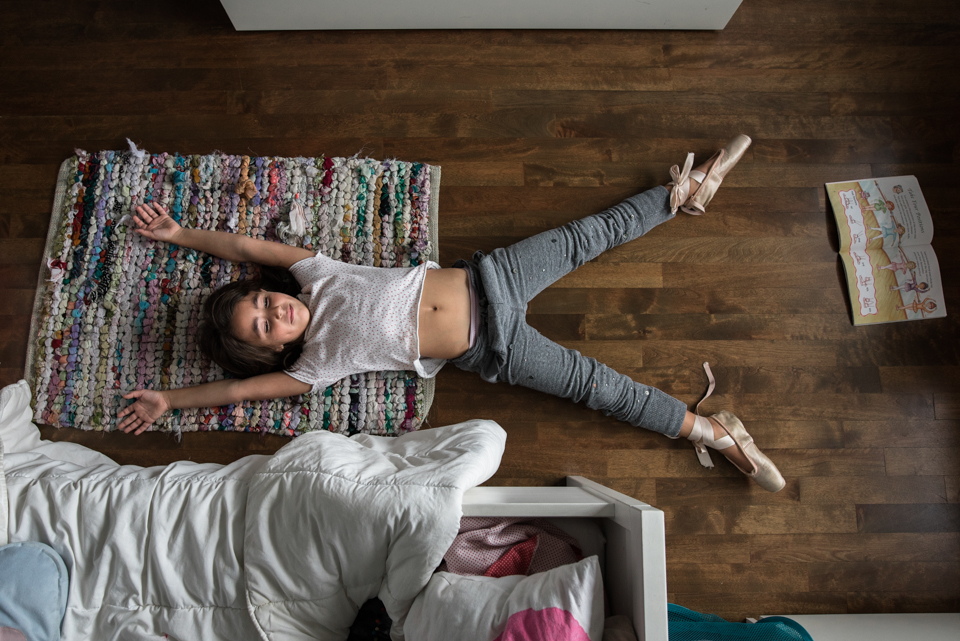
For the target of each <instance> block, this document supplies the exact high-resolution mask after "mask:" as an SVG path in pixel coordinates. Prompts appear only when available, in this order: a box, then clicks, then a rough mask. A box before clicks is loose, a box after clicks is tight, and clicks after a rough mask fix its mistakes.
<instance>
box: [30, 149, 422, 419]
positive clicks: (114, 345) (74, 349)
mask: <svg viewBox="0 0 960 641" xmlns="http://www.w3.org/2000/svg"><path fill="white" fill-rule="evenodd" d="M439 187H440V168H439V167H435V166H429V165H425V164H421V163H407V162H399V161H379V160H369V159H363V158H325V157H319V158H272V157H262V158H254V157H248V156H227V155H223V154H210V155H206V156H181V155H178V154H167V153H161V154H148V153H146V152H144V151H141V150H139V149H137V148H136V147H134V146H133V145H132V143H131V149H130V150H129V151H101V152H99V153H87V152H85V151H79V150H78V151H77V155H76V156H75V157H72V158H68V159H67V160H66V161H64V163H63V165H62V166H61V168H60V176H59V178H58V182H57V194H56V198H55V200H54V209H53V216H52V219H51V221H50V230H49V233H48V236H47V245H46V253H45V260H46V265H45V268H44V269H42V270H41V276H40V283H39V286H38V288H37V299H36V302H35V306H34V315H33V323H32V327H31V336H33V337H35V339H36V340H35V341H34V342H33V343H32V344H31V345H30V347H29V349H28V354H27V376H28V379H29V378H30V377H32V385H33V389H34V401H35V413H34V418H35V419H36V420H37V421H38V422H42V423H46V424H49V425H56V426H63V427H77V428H81V429H86V430H91V429H92V430H111V429H113V428H114V427H115V426H116V414H117V412H118V411H119V410H120V409H121V408H122V407H124V406H125V405H126V403H127V402H128V401H126V400H124V399H123V398H122V397H121V396H122V394H124V393H126V392H128V391H130V390H134V389H139V388H152V389H169V388H179V387H187V386H191V385H197V384H200V383H203V382H208V381H214V380H217V379H221V378H224V377H225V376H224V373H223V371H222V370H221V369H220V368H219V367H217V366H216V365H215V364H213V363H211V362H209V361H207V360H206V359H205V358H204V357H203V356H202V355H201V353H200V350H199V349H198V346H197V344H196V342H195V340H194V337H195V336H196V329H197V323H198V320H199V317H200V311H201V306H202V302H203V300H204V298H205V297H206V296H207V295H208V294H209V293H210V292H212V291H214V290H215V289H217V288H218V287H219V286H221V285H222V284H224V283H227V282H229V281H233V280H237V279H241V278H245V277H247V276H248V275H251V274H253V273H255V271H256V269H257V268H256V266H254V265H248V264H242V263H238V264H234V263H231V262H229V261H225V260H221V259H219V258H215V257H213V256H210V255H208V254H204V253H200V252H197V251H195V250H192V249H187V248H185V247H178V246H176V245H167V244H164V243H158V242H154V241H151V240H148V239H146V238H144V237H142V236H140V235H139V234H136V233H134V231H133V227H132V225H128V222H130V216H129V213H130V212H131V210H132V208H133V207H134V206H136V205H137V204H141V203H144V202H150V201H153V202H158V203H159V204H161V205H163V206H164V207H166V208H167V210H168V211H169V212H170V214H171V216H173V218H174V219H176V220H177V221H178V222H179V223H180V224H181V225H184V226H187V227H194V228H199V229H216V230H221V231H230V232H235V233H238V234H247V235H249V236H252V237H254V238H263V239H267V240H276V241H277V242H280V241H279V240H278V225H279V228H280V230H281V231H280V232H279V233H280V234H281V235H282V236H283V237H284V238H285V239H286V242H289V243H291V244H299V245H301V246H303V247H306V248H308V249H315V250H317V251H320V252H323V253H324V254H325V255H327V256H330V257H331V258H335V259H339V260H342V261H344V262H348V263H353V264H362V265H373V266H391V267H402V266H411V265H418V264H420V263H421V262H423V261H424V260H428V259H430V260H436V257H437V254H438V252H437V245H436V238H437V231H436V220H437V212H436V204H437V201H438V190H439ZM294 201H296V203H297V205H296V206H294V205H293V203H294ZM292 208H295V209H296V210H297V211H298V212H301V213H304V214H305V215H306V221H305V225H304V220H303V218H302V217H300V219H299V225H297V224H293V222H294V221H291V220H290V217H291V215H290V210H291V209H292ZM432 399H433V380H432V379H421V378H419V377H418V376H416V374H415V373H414V372H378V373H368V374H360V375H356V376H351V377H349V378H347V379H344V380H342V381H340V382H338V383H336V384H334V385H332V386H331V387H329V388H327V389H326V390H324V391H323V392H320V393H311V394H305V395H303V396H299V397H293V398H285V399H278V400H273V401H260V402H252V403H243V404H241V405H236V406H233V405H229V406H226V407H215V408H199V409H184V410H177V411H174V412H171V413H169V414H167V415H165V416H164V417H163V418H162V419H161V420H160V421H158V423H157V425H156V426H155V428H154V429H159V430H163V431H172V432H181V431H197V430H233V431H251V432H264V433H272V434H283V435H289V436H296V435H298V434H302V433H304V432H309V431H313V430H330V431H333V432H341V433H346V434H355V433H358V432H363V433H367V434H380V435H393V434H400V433H402V432H408V431H411V430H415V429H417V428H418V427H420V424H421V423H422V421H423V420H424V418H425V417H426V415H427V411H428V410H429V408H430V404H431V402H432Z"/></svg>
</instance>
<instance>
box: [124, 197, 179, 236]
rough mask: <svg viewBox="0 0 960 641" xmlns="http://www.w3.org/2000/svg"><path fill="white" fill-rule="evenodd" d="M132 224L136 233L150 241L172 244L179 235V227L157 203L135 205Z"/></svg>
mask: <svg viewBox="0 0 960 641" xmlns="http://www.w3.org/2000/svg"><path fill="white" fill-rule="evenodd" d="M133 222H134V224H135V225H136V226H137V233H138V234H140V235H141V236H146V237H147V238H149V239H151V240H159V241H162V242H165V243H173V242H176V238H177V235H178V234H179V233H180V225H178V224H177V222H176V221H175V220H174V219H173V218H170V215H169V214H168V213H167V211H166V210H165V209H164V208H163V207H161V206H160V205H158V204H157V203H147V204H145V205H137V213H136V214H134V215H133Z"/></svg>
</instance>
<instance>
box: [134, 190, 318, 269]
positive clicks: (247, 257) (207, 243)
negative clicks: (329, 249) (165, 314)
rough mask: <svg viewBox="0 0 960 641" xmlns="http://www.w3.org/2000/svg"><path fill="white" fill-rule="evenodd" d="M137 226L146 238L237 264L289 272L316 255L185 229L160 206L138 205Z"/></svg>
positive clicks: (220, 232) (237, 237)
mask: <svg viewBox="0 0 960 641" xmlns="http://www.w3.org/2000/svg"><path fill="white" fill-rule="evenodd" d="M133 222H134V224H135V225H136V230H137V233H138V234H140V235H141V236H144V237H146V238H150V239H153V240H159V241H162V242H165V243H176V244H177V245H183V246H184V247H189V248H191V249H196V250H198V251H202V252H206V253H208V254H213V255H214V256H218V257H220V258H224V259H226V260H232V261H234V262H253V263H259V264H260V265H271V266H274V267H285V268H289V267H290V266H291V265H293V264H294V263H296V262H298V261H301V260H303V259H304V258H312V257H313V252H311V251H309V250H307V249H303V248H301V247H291V246H290V245H284V244H283V243H272V242H270V241H266V240H257V239H256V238H250V237H248V236H242V235H240V234H231V233H229V232H223V231H207V230H203V229H188V228H185V227H181V226H180V225H178V224H177V222H176V221H175V220H174V219H173V218H170V216H169V214H167V212H166V210H165V209H164V208H163V207H161V206H160V205H158V204H156V203H147V204H145V205H138V206H137V212H136V214H134V216H133Z"/></svg>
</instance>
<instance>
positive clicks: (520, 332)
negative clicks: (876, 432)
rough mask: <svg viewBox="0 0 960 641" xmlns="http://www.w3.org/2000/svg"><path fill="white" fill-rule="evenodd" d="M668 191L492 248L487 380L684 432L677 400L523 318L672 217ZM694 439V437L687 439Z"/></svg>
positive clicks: (727, 449)
mask: <svg viewBox="0 0 960 641" xmlns="http://www.w3.org/2000/svg"><path fill="white" fill-rule="evenodd" d="M708 163H709V161H708ZM708 163H705V164H704V165H701V167H698V168H697V170H695V171H694V172H693V174H691V176H692V177H691V178H690V179H689V180H691V183H690V186H689V188H688V191H689V192H694V191H695V190H696V187H697V186H698V183H699V179H698V177H697V176H695V174H696V173H697V172H698V171H699V172H700V176H703V175H704V174H706V172H707V171H709V166H707V165H708ZM670 193H671V189H670V187H669V186H668V187H656V188H654V189H651V190H649V191H646V192H643V193H641V194H637V195H636V196H632V197H630V198H628V199H626V200H625V201H623V202H622V203H620V204H618V205H615V206H614V207H611V208H610V209H608V210H606V211H603V212H601V213H599V214H595V215H593V216H588V217H587V218H584V219H581V220H576V221H573V222H571V223H568V224H567V225H564V226H562V227H559V228H557V229H552V230H549V231H546V232H542V233H541V234H537V235H535V236H532V237H530V238H527V239H525V240H522V241H520V242H518V243H516V244H514V245H511V246H509V247H506V248H499V249H496V250H494V251H493V252H491V253H490V255H489V256H486V257H484V258H483V259H482V260H481V261H480V263H479V265H478V269H479V271H480V273H481V274H482V280H483V283H484V285H483V286H484V289H485V290H486V296H487V302H488V305H487V318H488V320H487V322H488V325H489V323H490V322H491V321H493V320H494V319H495V323H496V325H497V327H498V330H499V331H495V332H494V333H495V334H497V336H495V337H494V339H493V340H492V344H491V346H490V347H491V348H493V351H495V352H499V355H500V358H498V359H496V360H497V361H498V363H497V365H496V375H495V378H494V377H493V375H492V374H491V375H490V378H487V377H486V376H485V378H487V380H491V381H492V380H498V381H503V382H509V383H511V384H514V385H522V386H524V387H529V388H532V389H536V390H538V391H542V392H546V393H548V394H552V395H554V396H560V397H563V398H569V399H571V400H573V401H575V402H580V401H584V402H585V404H586V405H587V406H588V407H590V408H591V409H599V410H601V411H603V412H604V413H605V414H607V415H612V416H614V417H615V418H617V419H619V420H622V421H625V422H628V423H630V424H632V425H636V426H639V427H644V428H646V429H650V430H652V431H656V432H660V433H662V434H665V435H666V436H669V437H671V438H677V437H688V436H689V435H690V434H691V432H692V431H693V430H694V426H695V424H696V422H697V420H698V417H697V416H696V415H695V414H693V413H691V412H689V411H687V409H686V405H685V404H684V403H683V402H681V401H679V400H677V399H675V398H673V397H671V396H669V395H667V394H665V393H664V392H662V391H660V390H658V389H656V388H654V387H649V386H646V385H643V384H641V383H637V382H636V381H633V380H632V379H631V378H629V377H627V376H625V375H623V374H620V373H618V372H616V371H615V370H613V369H611V368H610V367H608V366H606V365H604V364H602V363H599V362H598V361H596V360H595V359H593V358H590V357H586V356H583V355H582V354H580V353H579V352H577V351H575V350H570V349H566V348H564V347H562V346H560V345H558V344H557V343H554V342H553V341H551V340H549V339H547V338H546V337H544V336H543V335H541V334H540V333H539V332H537V331H536V330H535V329H533V328H532V327H530V326H529V325H527V323H526V320H525V316H526V307H527V303H529V301H530V300H531V299H533V298H534V297H535V296H536V295H537V294H539V293H540V292H541V291H543V289H545V288H546V287H548V286H549V285H551V284H552V283H554V282H555V281H556V280H558V279H559V278H561V277H563V276H564V275H566V274H568V273H569V272H571V271H573V270H574V269H576V268H577V267H579V266H580V265H583V264H584V263H585V262H587V261H589V260H592V259H593V258H596V257H597V256H599V255H600V254H601V253H603V252H604V251H607V250H609V249H612V248H614V247H616V246H618V245H620V244H623V243H625V242H628V241H630V240H634V239H636V238H638V237H640V236H642V235H644V234H645V233H647V232H648V231H650V230H651V229H652V228H653V227H655V226H657V225H659V224H660V223H663V222H666V221H667V220H670V219H671V218H673V217H674V216H675V213H671V207H670ZM498 338H499V339H500V340H499V341H498V340H497V339H498ZM498 348H499V349H498ZM458 360H459V359H458ZM488 360H489V359H488ZM455 364H457V365H458V366H461V367H463V368H464V369H470V370H473V371H480V370H481V367H479V366H477V365H476V364H475V363H474V364H468V363H465V362H456V361H455ZM485 369H488V370H489V368H485ZM733 418H735V417H733ZM699 421H701V422H702V423H701V425H700V426H699V428H697V431H698V433H705V432H707V431H709V432H712V434H710V435H709V436H712V437H713V438H712V439H711V438H709V436H705V439H704V440H703V441H701V443H703V442H706V443H707V445H708V446H714V444H713V441H720V439H722V438H724V437H727V436H728V433H729V431H728V430H727V429H725V428H724V427H722V426H721V425H720V423H719V422H718V421H717V420H716V419H714V418H713V417H711V418H710V419H705V418H703V417H699ZM707 421H709V422H707ZM696 437H697V435H696V434H694V437H693V438H694V439H696ZM715 447H716V449H718V451H720V453H722V454H723V455H724V456H726V457H727V458H728V459H730V460H731V461H732V462H733V463H735V464H736V465H737V466H738V467H739V468H740V469H741V470H750V469H751V467H753V464H752V463H751V461H750V459H749V458H748V457H747V456H746V455H745V453H744V452H743V451H742V450H741V448H740V447H738V446H737V445H736V444H733V441H732V440H731V439H729V438H727V439H726V440H725V442H722V443H716V446H715ZM781 480H782V479H781ZM768 489H770V488H768Z"/></svg>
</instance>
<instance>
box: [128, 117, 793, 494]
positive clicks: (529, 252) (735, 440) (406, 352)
mask: <svg viewBox="0 0 960 641" xmlns="http://www.w3.org/2000/svg"><path fill="white" fill-rule="evenodd" d="M750 142H751V141H750V138H748V137H747V136H744V135H740V136H737V137H736V138H734V139H733V140H731V141H730V142H729V143H728V144H727V145H726V147H724V148H723V149H721V150H720V151H718V152H717V153H716V154H714V155H713V156H712V157H711V158H710V159H709V160H707V162H705V163H703V164H702V165H700V166H699V167H698V168H697V169H696V170H694V171H691V168H692V166H693V154H688V155H687V159H686V162H685V164H684V167H683V170H682V171H681V170H680V168H679V167H678V166H676V165H675V166H674V167H672V168H671V170H670V173H671V176H672V178H673V181H672V182H670V183H669V184H668V185H666V186H661V187H655V188H654V189H651V190H648V191H646V192H643V193H641V194H638V195H636V196H631V197H630V198H628V199H626V200H625V201H623V202H622V203H620V204H618V205H616V206H614V207H611V208H610V209H608V210H606V211H603V212H601V213H599V214H595V215H593V216H588V217H587V218H584V219H581V220H576V221H573V222H571V223H569V224H567V225H564V226H563V227H559V228H557V229H553V230H550V231H546V232H543V233H540V234H537V235H536V236H532V237H530V238H527V239H525V240H522V241H520V242H519V243H516V244H514V245H511V246H510V247H505V248H499V249H495V250H494V251H492V252H491V253H490V254H489V255H484V254H482V253H481V252H477V253H476V254H475V255H474V256H473V260H472V261H469V262H467V261H463V260H460V261H457V262H456V263H455V264H454V267H453V268H449V269H441V268H440V266H439V265H437V264H436V263H433V262H428V263H426V264H423V265H419V266H417V267H411V268H376V267H366V266H360V265H349V264H346V263H342V262H339V261H335V260H332V259H330V258H327V257H325V256H323V255H320V254H316V255H315V254H314V253H313V252H311V251H308V250H306V249H302V248H299V247H291V246H288V245H284V244H281V243H274V242H269V241H262V240H255V239H252V238H248V237H246V236H241V235H236V234H231V233H226V232H214V231H203V230H197V229H184V228H181V227H180V225H178V224H177V223H176V222H175V221H174V220H173V219H172V218H170V217H169V216H168V215H167V212H166V211H164V209H163V208H162V207H160V206H159V205H156V204H150V205H141V206H138V207H137V210H136V215H135V216H134V218H133V219H134V222H135V224H136V227H137V232H138V233H140V234H141V235H142V236H145V237H146V238H150V239H152V240H157V241H162V242H168V243H175V244H177V245H182V246H184V247H189V248H192V249H195V250H198V251H204V252H207V253H209V254H213V255H215V256H219V257H220V258H223V259H226V260H231V261H235V262H241V261H247V262H254V263H259V264H260V265H264V266H270V267H280V268H284V269H288V270H289V272H290V274H292V275H293V277H294V278H295V279H296V282H297V284H298V285H299V287H300V288H301V289H300V293H299V296H297V297H294V296H291V295H288V294H285V293H282V292H278V291H268V290H267V289H265V288H264V284H263V283H262V282H261V281H260V280H258V279H249V280H244V281H239V282H235V283H231V284H229V285H225V286H224V287H221V288H220V289H218V290H217V291H216V292H214V293H213V295H211V297H210V298H209V299H208V300H207V302H206V303H205V305H204V321H203V325H202V327H201V330H200V336H199V337H198V343H199V345H200V347H201V349H203V350H204V351H205V352H206V354H207V355H208V356H209V357H210V358H211V359H212V360H213V361H215V362H216V363H217V364H218V365H220V366H221V367H223V369H225V370H227V371H228V372H231V373H232V374H235V375H237V376H240V377H244V378H239V379H229V380H222V381H216V382H213V383H205V384H203V385H197V386H195V387H188V388H183V389H175V390H165V391H153V390H136V391H133V392H130V393H129V394H127V395H126V396H125V398H127V399H136V401H135V402H134V403H133V404H132V405H130V406H128V407H126V408H124V409H123V410H121V411H120V412H119V417H120V418H121V419H122V421H121V422H120V424H119V429H121V430H123V431H125V432H130V431H134V432H135V433H136V434H140V433H141V432H143V431H144V430H146V429H147V428H148V427H149V426H150V425H152V424H153V422H154V421H156V420H157V419H158V418H160V416H162V415H163V414H164V413H165V412H167V411H169V410H173V409H177V408H185V407H213V406H219V405H228V404H231V403H240V402H242V401H258V400H265V399H274V398H282V397H286V396H294V395H297V394H304V393H306V392H309V391H311V390H313V391H317V390H322V389H324V388H326V387H328V386H329V385H331V384H333V383H334V382H336V381H338V380H340V379H341V378H344V377H346V376H350V375H352V374H359V373H363V372H369V371H381V370H411V369H413V370H416V371H417V373H418V374H420V375H421V376H424V377H432V376H435V375H436V374H437V372H438V371H439V370H440V368H441V367H442V366H443V364H444V363H445V362H446V361H450V362H451V363H453V364H454V365H456V366H457V367H459V368H461V369H464V370H468V371H472V372H478V373H479V374H480V376H481V377H482V378H483V379H484V380H486V381H488V382H491V383H493V382H498V381H502V382H508V383H511V384H513V385H522V386H524V387H529V388H532V389H536V390H539V391H542V392H547V393H548V394H553V395H556V396H561V397H564V398H569V399H572V400H573V401H575V402H579V401H584V402H585V403H586V405H587V406H588V407H590V408H592V409H598V410H601V411H603V412H604V413H605V414H607V415H612V416H614V417H616V418H617V419H619V420H621V421H625V422H627V423H630V424H631V425H636V426H638V427H643V428H646V429H648V430H652V431H655V432H660V433H661V434H664V435H665V436H668V437H670V438H678V437H684V438H687V439H689V440H691V441H693V442H694V445H695V447H696V449H697V455H698V457H699V458H700V462H701V464H703V465H704V466H706V467H713V465H712V462H711V461H710V455H709V454H708V453H707V450H706V448H707V447H710V448H713V449H716V450H718V451H720V453H721V454H723V455H724V456H726V457H727V458H728V459H729V460H730V461H731V462H732V463H733V464H734V465H735V466H736V467H737V468H738V469H740V470H741V471H742V472H743V473H744V474H746V475H747V476H749V477H750V478H752V479H754V480H755V481H756V482H757V483H759V484H760V485H761V486H762V487H764V488H765V489H767V490H770V491H773V492H776V491H778V490H780V489H781V488H783V486H784V484H785V482H784V480H783V477H782V476H781V475H780V472H779V471H778V470H777V468H776V466H775V465H774V464H773V462H772V461H770V459H769V458H767V457H766V456H765V455H764V454H763V453H762V452H761V451H760V450H759V449H758V448H757V446H756V444H755V443H754V442H753V438H752V437H751V436H750V435H749V434H748V433H747V431H746V429H745V428H744V426H743V423H741V422H740V420H739V419H738V418H737V417H736V416H734V415H733V414H731V413H730V412H725V411H724V412H720V413H718V414H715V415H713V416H711V417H710V418H705V417H702V416H699V415H697V414H693V413H692V412H689V411H687V408H686V405H685V404H684V403H683V402H682V401H680V400H678V399H675V398H673V397H671V396H669V395H667V394H665V393H664V392H662V391H660V390H658V389H656V388H654V387H649V386H647V385H643V384H641V383H638V382H636V381H634V380H632V379H631V378H629V377H628V376H625V375H623V374H620V373H618V372H616V371H614V370H613V369H611V368H609V367H607V366H606V365H604V364H602V363H599V362H597V361H596V360H595V359H593V358H588V357H586V356H583V355H582V354H580V353H579V352H577V351H575V350H570V349H566V348H564V347H561V346H560V345H558V344H556V343H554V342H553V341H550V340H548V339H547V338H545V337H544V336H542V335H541V334H540V333H539V332H537V331H536V330H535V329H533V328H532V327H530V326H529V325H527V323H526V307H527V303H528V302H529V301H530V300H531V299H532V298H533V297H534V296H536V295H537V294H538V293H540V292H541V291H542V290H543V289H545V288H546V287H548V286H549V285H551V284H552V283H553V282H555V281H556V280H558V279H559V278H561V277H562V276H564V275H566V274H567V273H569V272H571V271H573V270H574V269H576V268H577V267H579V266H580V265H582V264H584V263H585V262H587V261H589V260H592V259H594V258H596V257H597V256H598V255H600V254H601V253H602V252H604V251H606V250H608V249H612V248H613V247H616V246H618V245H621V244H623V243H625V242H627V241H631V240H634V239H636V238H638V237H640V236H642V235H643V234H645V233H647V232H648V231H650V230H651V229H653V228H654V227H656V226H657V225H659V224H660V223H663V222H666V221H668V220H670V219H671V218H673V217H674V216H675V215H676V212H677V210H678V209H683V211H685V212H687V213H690V214H695V215H699V214H701V213H703V212H704V208H705V207H706V205H707V204H708V203H709V202H710V200H711V199H712V198H713V195H714V194H715V193H716V191H717V187H719V185H720V183H721V181H722V180H723V178H724V176H726V174H727V173H728V172H729V171H730V169H731V168H733V166H734V165H736V163H737V162H738V161H739V160H740V158H741V157H742V156H743V154H744V152H745V151H746V149H747V147H749V145H750ZM704 367H705V369H706V370H707V375H708V377H709V378H710V383H711V384H710V389H709V391H708V392H707V395H708V396H709V394H710V393H711V392H712V391H713V376H712V374H711V373H710V370H709V367H707V366H706V364H704ZM704 398H706V397H704ZM701 402H702V401H701Z"/></svg>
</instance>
